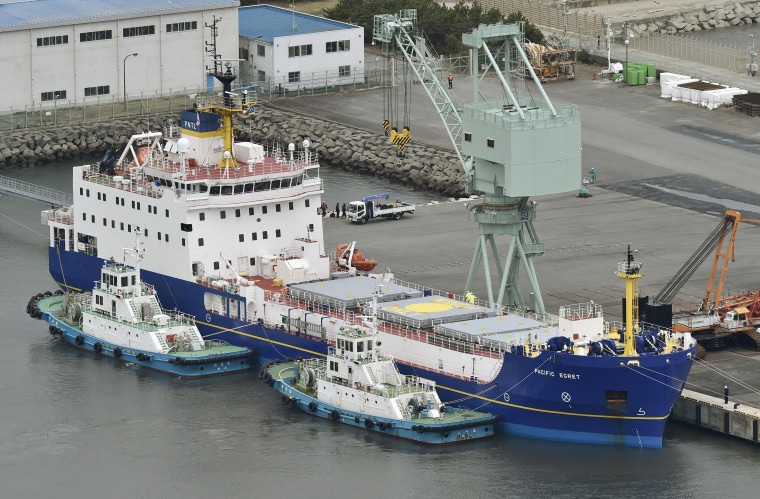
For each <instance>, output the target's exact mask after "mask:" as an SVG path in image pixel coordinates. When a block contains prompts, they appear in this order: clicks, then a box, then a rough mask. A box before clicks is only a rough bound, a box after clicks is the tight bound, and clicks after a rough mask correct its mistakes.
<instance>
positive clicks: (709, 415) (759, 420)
mask: <svg viewBox="0 0 760 499" xmlns="http://www.w3.org/2000/svg"><path fill="white" fill-rule="evenodd" d="M671 417H672V418H673V419H674V420H676V421H681V422H684V423H689V424H692V425H694V426H697V427H699V428H704V429H707V430H712V431H717V432H720V433H725V434H726V435H731V436H733V437H738V438H741V439H744V440H749V441H752V442H758V428H759V426H760V411H757V410H756V409H753V408H749V407H747V408H744V407H742V406H741V405H739V406H738V407H736V408H735V407H734V402H732V401H731V400H729V403H728V404H724V403H723V400H721V399H718V398H715V397H709V396H706V395H702V394H700V393H696V392H691V391H689V390H684V391H683V394H681V396H680V397H679V398H678V400H677V401H676V404H675V405H674V406H673V412H672V413H671Z"/></svg>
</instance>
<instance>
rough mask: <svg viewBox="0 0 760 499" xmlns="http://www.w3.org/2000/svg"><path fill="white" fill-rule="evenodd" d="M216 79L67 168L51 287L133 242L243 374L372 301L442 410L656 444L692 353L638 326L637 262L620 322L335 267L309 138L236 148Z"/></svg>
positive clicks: (227, 80)
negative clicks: (235, 349) (121, 142)
mask: <svg viewBox="0 0 760 499" xmlns="http://www.w3.org/2000/svg"><path fill="white" fill-rule="evenodd" d="M223 69H224V68H221V67H219V68H217V70H216V72H215V76H216V77H217V79H219V80H220V81H221V82H222V84H223V85H224V91H223V92H220V93H219V94H217V95H216V96H214V97H213V98H212V99H211V100H200V99H199V101H198V102H197V105H196V106H195V107H194V108H193V109H188V110H185V111H182V112H181V121H180V124H179V125H178V126H169V127H168V128H167V129H166V130H165V131H164V132H163V133H159V132H147V133H140V134H136V135H134V136H132V137H131V138H130V140H129V142H128V144H126V146H125V147H124V148H123V151H122V153H121V155H120V157H119V158H118V160H115V161H114V162H113V164H108V163H109V162H105V163H106V164H92V165H83V166H78V167H74V168H73V171H72V176H73V196H74V203H73V205H72V206H69V207H64V208H58V209H49V210H45V211H44V212H43V214H42V218H43V223H44V224H47V225H48V227H49V234H50V245H49V246H50V247H49V266H50V273H51V275H52V277H53V279H54V280H55V281H56V282H57V283H58V285H59V286H60V287H61V288H63V289H64V290H67V291H82V290H89V289H91V287H92V283H93V282H95V281H97V280H98V279H99V277H100V270H101V269H102V268H103V263H104V261H106V260H109V259H111V258H113V257H116V256H118V255H120V254H121V252H122V248H124V247H129V245H130V242H131V240H132V239H133V238H134V233H135V231H137V230H140V231H141V232H142V234H144V238H143V244H144V245H145V250H146V251H145V255H146V256H145V259H144V260H143V262H142V279H143V280H144V281H145V282H147V283H149V284H150V285H151V286H152V288H153V289H155V292H156V293H157V296H158V297H159V299H160V300H161V302H162V303H163V304H164V305H165V306H166V307H167V308H176V309H178V310H181V311H182V312H183V313H185V314H188V315H191V316H194V317H195V320H196V324H197V326H198V328H199V330H200V331H201V334H202V335H203V336H204V338H206V339H220V340H224V341H226V342H229V343H230V344H233V345H238V346H244V347H249V348H251V349H253V350H255V351H256V352H257V355H258V359H257V360H258V362H259V363H265V362H267V361H269V360H272V359H283V358H295V357H315V356H316V357H319V356H326V355H327V353H328V350H329V349H330V348H334V347H335V346H336V338H337V335H338V332H339V331H340V330H341V328H344V327H348V326H360V327H361V326H362V325H363V324H362V319H361V317H362V307H365V306H367V304H368V303H369V302H370V301H371V299H372V295H373V293H375V292H376V290H377V289H378V288H380V289H381V290H382V296H383V301H382V303H380V304H379V305H378V310H377V315H378V324H377V341H378V342H381V343H382V345H383V347H382V348H383V351H384V352H386V353H387V354H388V355H390V356H392V357H393V358H394V359H395V361H396V362H397V365H398V369H399V371H400V372H401V373H402V374H404V375H410V376H419V377H422V378H425V379H429V380H432V381H433V382H435V384H436V387H437V389H438V392H439V395H440V397H441V400H442V401H443V402H444V403H447V404H453V405H458V406H462V407H465V408H470V409H473V410H478V411H484V412H489V413H493V414H496V415H498V416H499V417H500V421H501V422H500V425H501V428H500V430H503V433H506V434H510V435H518V436H525V437H532V438H541V439H550V440H556V441H569V442H583V443H594V444H611V445H629V446H642V447H660V446H661V445H662V435H663V430H664V427H665V424H666V421H667V418H668V415H669V414H670V411H671V409H672V407H673V404H674V402H675V400H676V399H677V397H678V396H679V394H680V392H681V390H682V388H683V386H684V383H685V380H686V378H687V376H688V373H689V370H690V368H691V365H692V362H693V360H694V352H695V348H696V342H695V341H694V340H693V338H692V337H691V336H690V335H689V334H688V333H687V334H679V333H674V332H672V331H670V330H666V329H663V328H659V327H657V326H649V325H644V324H641V323H640V322H639V321H638V309H637V306H636V305H637V303H638V302H637V291H636V290H637V286H636V282H637V279H638V278H640V277H641V274H640V264H639V263H638V262H635V261H633V259H632V258H631V257H630V256H629V258H628V259H626V261H624V262H622V263H620V264H619V265H618V276H619V277H620V278H621V279H624V280H625V281H626V289H627V291H628V293H627V295H628V297H627V300H628V301H627V303H628V306H627V312H628V313H627V315H626V324H615V323H610V322H606V321H605V319H604V316H603V312H602V308H601V306H600V305H598V304H594V303H581V304H574V305H567V306H563V307H561V309H560V310H559V315H558V316H549V315H547V314H543V315H537V314H533V313H523V312H520V311H516V310H511V309H508V308H506V307H494V306H490V304H488V303H483V302H479V301H477V300H473V299H472V298H471V297H468V298H465V297H464V296H461V295H456V294H454V293H449V292H443V291H438V290H433V289H427V288H425V287H424V286H419V285H415V284H411V283H407V282H403V281H400V280H398V279H395V278H394V277H393V275H392V274H391V273H390V272H386V273H381V274H368V273H362V272H361V271H358V270H357V269H356V268H355V267H351V266H339V265H338V260H341V259H340V258H339V255H337V254H336V252H333V251H330V250H328V249H326V247H325V243H324V240H323V234H322V232H323V231H322V215H321V214H320V213H319V211H320V210H319V208H320V207H321V204H322V198H321V196H322V194H323V186H322V180H321V179H320V176H319V162H318V157H317V152H316V151H314V150H313V149H312V148H311V144H310V141H309V140H308V139H305V140H300V141H299V143H298V144H295V143H290V144H287V145H282V146H277V145H269V146H265V145H262V144H255V143H251V142H235V141H234V140H233V130H232V123H233V117H235V116H240V117H243V118H244V117H245V116H246V115H250V114H251V113H252V112H253V109H254V103H255V97H254V96H253V92H251V93H250V94H249V93H247V92H246V91H245V90H243V91H240V90H235V91H233V89H232V87H231V82H232V81H233V80H234V74H232V73H231V72H230V71H229V68H227V71H224V70H223ZM388 223H401V222H388ZM343 260H345V259H343ZM343 263H345V262H343Z"/></svg>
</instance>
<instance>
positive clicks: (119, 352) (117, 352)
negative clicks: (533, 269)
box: [113, 347, 121, 359]
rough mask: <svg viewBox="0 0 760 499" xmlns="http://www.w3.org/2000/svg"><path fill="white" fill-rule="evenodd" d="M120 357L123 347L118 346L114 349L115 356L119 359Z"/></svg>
mask: <svg viewBox="0 0 760 499" xmlns="http://www.w3.org/2000/svg"><path fill="white" fill-rule="evenodd" d="M119 357H121V348H119V347H116V348H114V349H113V358H114V359H118V358H119Z"/></svg>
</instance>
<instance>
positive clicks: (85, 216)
mask: <svg viewBox="0 0 760 499" xmlns="http://www.w3.org/2000/svg"><path fill="white" fill-rule="evenodd" d="M82 221H83V222H86V221H87V213H82Z"/></svg>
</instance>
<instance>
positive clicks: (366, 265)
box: [335, 242, 377, 272]
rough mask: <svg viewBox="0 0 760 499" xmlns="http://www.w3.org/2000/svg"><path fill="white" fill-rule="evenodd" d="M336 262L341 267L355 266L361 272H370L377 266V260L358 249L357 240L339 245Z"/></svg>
mask: <svg viewBox="0 0 760 499" xmlns="http://www.w3.org/2000/svg"><path fill="white" fill-rule="evenodd" d="M335 254H336V257H337V258H336V263H337V264H338V265H339V266H341V267H349V268H350V267H353V268H355V269H356V270H359V271H361V272H369V271H370V270H372V269H374V268H375V267H376V266H377V260H375V259H373V258H365V257H364V255H362V252H361V251H359V250H358V249H356V242H352V243H351V244H340V245H338V248H337V250H336V251H335Z"/></svg>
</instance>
